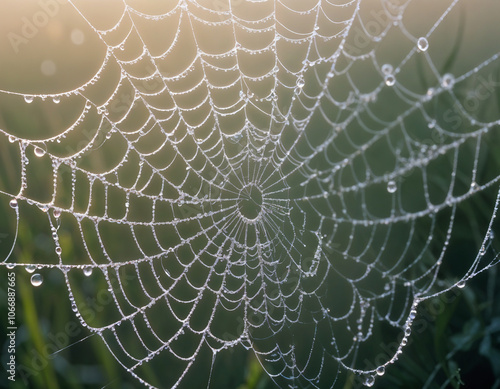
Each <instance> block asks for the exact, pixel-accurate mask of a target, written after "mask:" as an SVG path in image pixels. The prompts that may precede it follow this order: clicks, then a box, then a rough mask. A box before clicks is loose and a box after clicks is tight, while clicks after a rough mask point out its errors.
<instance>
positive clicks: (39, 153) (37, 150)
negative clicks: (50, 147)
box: [35, 146, 45, 158]
mask: <svg viewBox="0 0 500 389" xmlns="http://www.w3.org/2000/svg"><path fill="white" fill-rule="evenodd" d="M44 155H45V150H44V149H42V148H41V147H38V146H35V156H37V157H38V158H40V157H43V156H44Z"/></svg>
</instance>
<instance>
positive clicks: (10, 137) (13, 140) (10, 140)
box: [9, 135, 16, 143]
mask: <svg viewBox="0 0 500 389" xmlns="http://www.w3.org/2000/svg"><path fill="white" fill-rule="evenodd" d="M15 141H16V138H14V137H13V136H12V135H9V142H10V143H14V142H15Z"/></svg>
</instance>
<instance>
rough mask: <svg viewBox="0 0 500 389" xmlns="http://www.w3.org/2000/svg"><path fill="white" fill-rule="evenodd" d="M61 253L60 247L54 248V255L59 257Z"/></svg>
mask: <svg viewBox="0 0 500 389" xmlns="http://www.w3.org/2000/svg"><path fill="white" fill-rule="evenodd" d="M61 253H62V248H61V247H60V246H57V247H56V254H57V255H61Z"/></svg>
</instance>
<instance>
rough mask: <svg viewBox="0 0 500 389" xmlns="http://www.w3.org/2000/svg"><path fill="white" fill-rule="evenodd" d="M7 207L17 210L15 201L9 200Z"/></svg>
mask: <svg viewBox="0 0 500 389" xmlns="http://www.w3.org/2000/svg"><path fill="white" fill-rule="evenodd" d="M9 205H10V207H11V208H17V205H18V204H17V199H12V200H10V202H9Z"/></svg>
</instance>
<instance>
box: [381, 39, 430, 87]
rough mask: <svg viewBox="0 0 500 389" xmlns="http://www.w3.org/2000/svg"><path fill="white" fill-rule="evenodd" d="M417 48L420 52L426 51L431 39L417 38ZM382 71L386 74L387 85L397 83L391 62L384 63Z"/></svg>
mask: <svg viewBox="0 0 500 389" xmlns="http://www.w3.org/2000/svg"><path fill="white" fill-rule="evenodd" d="M417 48H418V51H420V52H425V51H427V49H428V48H429V41H428V40H427V38H426V37H420V38H418V40H417ZM381 70H382V73H383V75H384V82H385V84H386V85H387V86H394V84H396V76H395V75H394V68H393V67H392V65H390V64H384V65H382V68H381Z"/></svg>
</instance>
